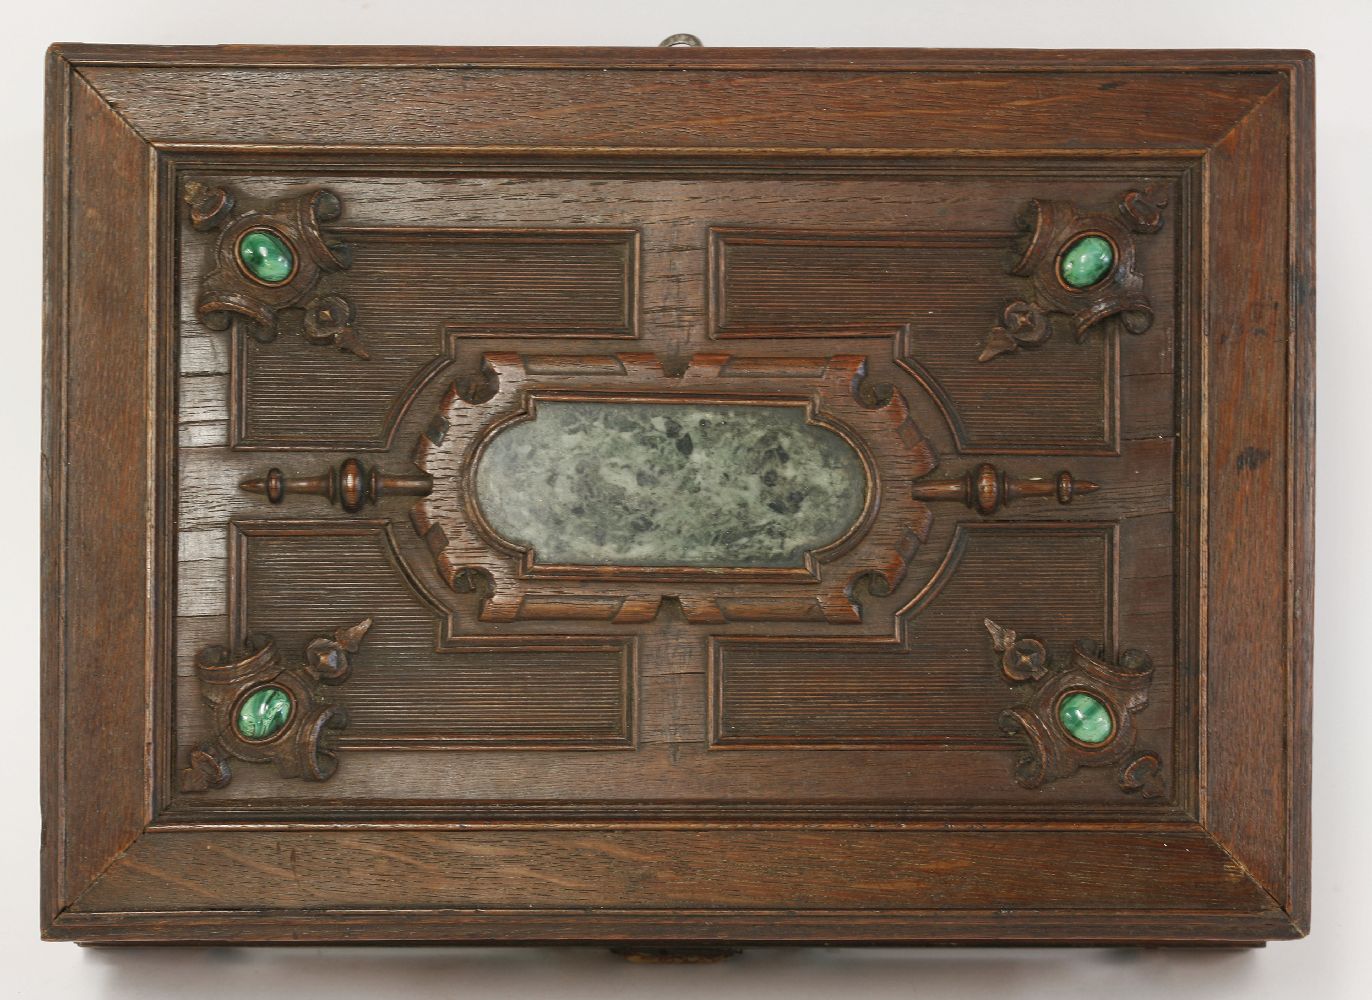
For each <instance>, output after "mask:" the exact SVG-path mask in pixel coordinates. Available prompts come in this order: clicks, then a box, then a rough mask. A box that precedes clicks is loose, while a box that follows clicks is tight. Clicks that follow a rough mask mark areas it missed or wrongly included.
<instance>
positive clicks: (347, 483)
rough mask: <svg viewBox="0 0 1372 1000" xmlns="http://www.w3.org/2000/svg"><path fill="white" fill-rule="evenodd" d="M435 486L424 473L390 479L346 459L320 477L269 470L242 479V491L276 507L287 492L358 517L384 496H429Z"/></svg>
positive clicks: (430, 478) (377, 471)
mask: <svg viewBox="0 0 1372 1000" xmlns="http://www.w3.org/2000/svg"><path fill="white" fill-rule="evenodd" d="M433 485H434V484H433V478H432V477H431V476H427V475H424V474H423V473H417V474H415V475H411V476H388V475H386V474H385V473H384V472H382V471H381V470H380V469H379V468H377V467H375V466H373V467H372V468H370V469H368V468H367V467H366V466H365V465H363V464H362V463H361V462H360V461H359V460H358V459H356V458H346V459H344V460H343V461H342V462H340V463H339V465H338V467H337V468H330V469H329V470H328V471H327V472H325V473H323V474H322V475H318V476H306V477H291V476H287V475H286V474H285V473H283V472H282V471H281V470H280V469H268V470H267V474H266V475H265V476H262V477H261V478H258V479H245V480H243V482H241V483H239V488H240V489H243V490H246V491H247V492H248V493H256V494H258V495H260V496H265V497H266V498H267V500H268V501H269V502H271V503H273V504H279V503H281V502H282V501H283V500H285V499H286V495H287V494H288V493H304V494H308V495H310V496H318V497H323V498H324V499H325V500H327V501H328V502H329V503H331V504H333V505H335V506H339V507H342V508H343V509H344V510H345V511H347V512H348V513H349V514H356V513H357V512H358V511H360V510H361V509H362V508H363V507H364V506H365V505H367V504H375V503H376V502H377V501H379V500H381V498H382V497H389V496H412V497H426V496H428V495H429V493H430V491H431V490H432V489H433Z"/></svg>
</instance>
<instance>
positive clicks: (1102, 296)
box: [978, 185, 1167, 361]
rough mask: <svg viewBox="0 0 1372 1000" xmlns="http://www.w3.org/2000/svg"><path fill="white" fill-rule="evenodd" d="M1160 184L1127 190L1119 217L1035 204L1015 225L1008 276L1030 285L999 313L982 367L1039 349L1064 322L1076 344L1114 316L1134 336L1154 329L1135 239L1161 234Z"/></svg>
mask: <svg viewBox="0 0 1372 1000" xmlns="http://www.w3.org/2000/svg"><path fill="white" fill-rule="evenodd" d="M1166 205H1167V194H1166V191H1165V190H1164V188H1163V187H1162V186H1161V185H1150V186H1148V187H1145V188H1143V189H1142V190H1134V191H1126V192H1125V193H1124V194H1123V195H1122V196H1121V197H1120V199H1119V202H1118V203H1117V205H1116V206H1115V210H1114V211H1113V212H1083V211H1081V210H1080V209H1078V208H1077V207H1076V206H1075V205H1073V204H1071V203H1070V202H1063V201H1041V200H1039V199H1034V200H1033V201H1031V202H1030V203H1029V204H1028V205H1027V206H1026V207H1025V209H1024V211H1023V212H1021V213H1020V215H1019V217H1018V218H1017V219H1016V220H1015V221H1016V224H1017V225H1018V227H1019V228H1020V230H1021V231H1022V232H1023V233H1024V238H1023V240H1022V243H1021V246H1020V248H1019V250H1018V252H1017V253H1016V254H1015V257H1014V259H1013V261H1012V263H1011V265H1010V267H1009V272H1010V273H1011V274H1013V275H1016V276H1018V277H1021V278H1027V279H1028V282H1027V285H1028V288H1027V289H1026V294H1025V295H1024V296H1023V297H1022V298H1017V299H1013V300H1012V301H1010V302H1008V303H1006V304H1005V306H1004V307H1003V308H1002V309H1001V317H1000V322H999V323H998V324H997V325H996V326H994V327H992V329H991V333H990V336H989V337H988V338H987V341H986V348H985V349H984V350H983V351H982V352H981V357H980V358H979V359H978V360H980V361H990V360H991V359H992V358H994V357H996V356H997V355H1000V354H1006V353H1009V352H1012V351H1017V350H1019V349H1020V348H1034V347H1041V346H1042V345H1043V344H1045V343H1047V341H1048V340H1049V338H1050V337H1052V335H1053V324H1054V323H1055V322H1065V323H1067V324H1069V325H1070V326H1071V328H1072V332H1073V334H1074V335H1075V336H1076V339H1077V341H1078V342H1080V341H1082V340H1084V339H1085V337H1086V334H1087V332H1088V331H1089V330H1090V329H1091V328H1092V327H1093V326H1095V325H1096V324H1097V323H1100V322H1101V321H1102V320H1104V319H1107V318H1109V317H1112V316H1113V317H1118V318H1119V322H1120V325H1121V326H1122V327H1123V328H1124V329H1125V330H1126V331H1128V332H1129V333H1143V332H1144V331H1145V330H1147V329H1148V328H1149V327H1150V326H1152V324H1153V308H1152V305H1151V304H1150V303H1149V300H1148V298H1147V296H1145V295H1144V293H1143V276H1142V275H1141V274H1139V272H1138V271H1137V270H1136V268H1135V249H1134V237H1135V236H1136V235H1143V234H1148V233H1156V232H1157V231H1158V230H1159V229H1161V228H1162V210H1163V208H1164V207H1166Z"/></svg>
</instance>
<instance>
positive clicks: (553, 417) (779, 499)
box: [476, 401, 867, 567]
mask: <svg viewBox="0 0 1372 1000" xmlns="http://www.w3.org/2000/svg"><path fill="white" fill-rule="evenodd" d="M866 491H867V477H866V473H865V471H864V469H863V465H862V460H861V459H860V458H859V457H858V454H857V452H855V451H854V450H853V448H852V447H851V446H850V445H849V444H848V443H847V442H846V441H844V440H843V438H841V437H839V436H838V435H837V434H835V433H834V432H833V431H830V430H827V429H826V428H823V427H818V426H815V425H813V424H808V423H806V421H805V410H804V408H803V407H799V406H782V405H778V406H731V405H723V404H721V405H712V404H694V403H691V404H686V403H680V404H678V403H662V404H659V403H592V402H562V401H544V402H540V403H539V404H538V410H537V415H536V418H535V419H533V420H530V421H525V422H522V423H518V424H515V425H513V426H511V427H509V428H507V429H506V430H503V431H501V432H499V433H498V434H496V435H495V437H493V438H492V439H491V441H490V444H489V445H488V446H487V447H486V449H485V451H484V452H483V453H482V456H481V459H480V463H479V464H478V466H477V470H476V495H477V501H478V503H479V504H480V506H481V510H482V513H483V514H484V515H485V517H486V520H487V521H488V522H489V523H490V525H491V527H493V528H494V529H495V530H496V531H497V532H498V533H499V534H500V535H501V536H502V537H504V538H506V539H508V540H510V541H512V542H518V543H520V544H523V545H528V546H532V548H533V550H534V558H535V560H536V561H537V562H538V563H540V564H549V563H554V564H561V565H594V566H740V567H786V566H803V565H804V559H805V553H806V552H807V551H811V550H813V549H816V548H821V547H823V546H824V545H827V544H828V543H830V542H833V541H835V540H837V539H839V538H841V537H843V535H845V534H846V533H847V532H848V531H849V529H850V528H851V527H852V526H853V524H854V522H855V521H856V520H857V519H858V517H859V516H860V515H861V513H862V510H863V507H864V505H865V503H866Z"/></svg>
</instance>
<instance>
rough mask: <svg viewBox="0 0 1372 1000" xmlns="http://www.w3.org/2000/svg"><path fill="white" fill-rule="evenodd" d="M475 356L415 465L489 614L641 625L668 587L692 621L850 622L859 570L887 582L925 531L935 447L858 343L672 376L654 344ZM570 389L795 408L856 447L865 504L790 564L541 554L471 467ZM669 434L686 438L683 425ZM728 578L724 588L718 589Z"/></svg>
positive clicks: (584, 397) (424, 517) (441, 553)
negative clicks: (475, 381) (487, 497)
mask: <svg viewBox="0 0 1372 1000" xmlns="http://www.w3.org/2000/svg"><path fill="white" fill-rule="evenodd" d="M485 367H486V373H487V374H486V379H485V382H484V385H483V391H482V392H481V393H480V394H479V395H473V393H472V391H471V386H470V385H469V384H467V383H465V382H463V381H461V380H459V381H458V382H457V383H455V384H454V385H453V386H452V388H451V389H450V390H449V392H448V394H447V395H446V396H445V397H444V399H443V401H442V403H441V404H440V408H439V413H438V414H437V415H436V417H435V418H434V420H433V421H432V422H431V424H430V426H429V428H428V430H427V432H426V433H425V434H424V435H423V436H422V437H421V438H420V440H419V443H418V445H417V448H416V451H415V464H416V465H417V466H418V467H419V468H420V469H421V470H423V471H424V472H425V473H427V474H428V475H429V476H430V477H431V478H432V482H433V490H432V492H431V493H430V494H429V495H428V496H427V497H425V498H424V499H422V500H420V501H419V502H418V503H417V504H416V506H415V508H414V512H413V515H412V519H413V522H414V526H415V529H416V530H417V531H418V532H419V534H420V535H421V536H422V537H423V538H424V539H425V540H426V542H427V543H428V546H429V549H430V551H432V552H433V554H434V558H435V559H436V561H437V565H438V568H439V572H440V575H441V576H442V577H443V579H444V580H445V581H447V583H448V584H449V586H451V587H453V588H455V589H458V590H470V589H471V588H472V587H473V586H476V585H478V584H480V585H482V586H483V587H484V588H485V591H486V592H485V595H484V601H483V605H482V610H481V618H482V620H483V621H487V622H499V621H514V620H536V619H545V620H546V619H565V618H568V617H574V618H578V619H580V620H599V621H616V622H643V621H650V620H652V619H653V618H654V617H655V616H656V615H657V613H658V611H659V609H660V607H661V604H662V600H663V598H664V597H674V598H676V600H677V601H678V602H679V604H680V607H681V611H682V615H683V617H684V618H685V619H686V621H688V622H692V623H709V622H725V621H826V622H834V623H844V622H848V623H851V622H857V621H860V620H861V612H860V609H859V607H858V605H857V603H856V602H855V600H854V598H853V588H854V587H855V586H856V585H857V583H858V582H859V581H862V582H864V583H865V584H866V585H867V586H869V587H872V588H874V589H875V590H876V591H877V592H880V593H889V592H890V591H891V590H892V589H894V588H895V587H896V586H897V585H898V584H899V582H900V581H901V579H902V578H903V577H904V575H905V572H906V568H907V562H908V559H909V557H910V556H911V555H912V554H913V552H914V550H915V548H916V547H917V546H918V544H919V543H920V541H922V540H923V539H924V538H925V537H926V534H927V531H928V525H929V519H930V514H929V510H928V508H927V507H926V506H925V504H923V503H922V502H920V501H919V500H917V499H916V498H915V497H914V496H913V494H912V493H911V491H910V490H909V488H908V484H909V482H910V481H911V480H912V479H914V478H918V477H920V476H922V475H925V474H926V473H927V472H929V471H930V470H932V469H933V468H934V466H935V457H934V454H933V452H932V451H931V450H930V448H929V445H928V442H927V441H926V440H925V438H924V436H923V434H922V433H921V432H920V430H919V429H918V428H917V427H916V426H915V424H914V423H913V421H912V420H911V419H910V415H909V410H908V407H907V406H906V403H905V399H904V398H903V397H902V396H901V395H900V394H899V393H897V392H891V391H883V392H878V391H875V390H873V389H871V388H870V387H867V386H865V385H864V379H865V362H864V359H863V358H862V357H861V356H857V355H839V356H835V357H831V358H763V357H736V356H732V355H728V354H696V355H695V356H693V357H692V358H691V359H690V360H689V362H688V363H687V365H686V367H685V368H684V370H682V371H681V372H680V373H679V374H674V373H670V372H669V371H668V369H667V368H666V367H665V366H664V364H663V362H662V361H661V359H659V358H658V357H657V356H655V355H650V354H618V355H612V356H604V357H585V356H580V357H554V356H522V355H517V354H506V353H491V354H488V355H487V356H486V359H485ZM545 379H546V380H547V381H544V380H545ZM568 402H582V403H596V404H604V405H609V406H616V405H618V406H626V405H627V406H635V405H643V404H649V405H653V404H656V405H666V406H678V405H679V406H683V407H690V406H697V407H699V406H704V407H720V408H724V407H728V406H744V407H756V408H766V409H776V408H782V407H791V408H799V409H800V410H802V411H803V413H804V422H805V423H806V424H810V425H814V426H817V427H821V428H824V429H825V430H827V431H829V432H831V433H833V434H836V435H837V436H838V437H839V438H841V439H842V440H843V442H845V443H846V444H847V446H848V447H849V448H851V449H852V451H853V452H854V453H856V456H857V460H858V461H859V462H860V471H861V476H862V478H863V479H865V486H864V495H863V497H862V500H861V504H860V507H861V509H860V512H859V513H858V515H857V517H856V519H855V520H854V521H853V523H852V524H851V525H849V526H845V527H846V530H844V531H843V532H842V534H840V535H839V536H838V537H836V538H834V539H833V540H832V541H830V542H828V543H826V544H823V545H821V546H820V547H818V548H815V549H813V550H812V551H808V552H806V553H805V554H804V555H803V557H802V558H800V559H799V560H798V561H797V562H796V563H795V564H794V565H780V564H773V565H764V564H753V565H736V566H729V565H712V566H693V565H633V564H628V563H620V564H615V565H603V564H602V565H594V564H590V563H582V564H571V565H567V564H558V563H549V562H546V561H544V560H541V559H540V558H539V556H538V552H537V551H536V549H535V548H534V547H531V546H529V545H528V544H526V543H523V542H522V541H521V540H518V539H508V538H505V537H503V536H502V535H501V534H500V533H499V532H497V531H496V530H495V529H494V528H493V527H492V525H491V524H490V523H489V519H488V517H487V516H486V513H485V512H483V510H482V508H481V506H480V504H479V502H478V500H477V494H478V488H477V470H478V466H479V465H480V463H481V461H482V455H483V452H484V451H485V450H486V449H487V448H488V447H489V446H490V443H491V441H492V440H493V438H495V436H496V435H497V434H498V433H499V432H500V431H502V430H503V429H505V428H507V427H509V426H510V425H511V424H512V423H518V422H521V421H526V420H531V419H536V418H537V414H538V407H539V406H540V405H543V406H547V405H548V404H557V403H568ZM874 441H881V442H884V443H886V444H887V447H882V448H878V447H874V446H873V444H872V442H874ZM891 442H895V445H896V446H892V445H891ZM676 445H677V446H678V447H680V448H682V449H687V450H689V448H690V447H691V441H690V440H689V435H687V436H683V437H680V438H678V439H676ZM530 488H534V487H533V485H531V486H530ZM632 514H633V512H625V516H629V517H631V516H632ZM724 582H727V583H729V584H730V585H731V586H730V587H729V588H728V590H727V592H725V591H722V590H721V586H720V584H721V583H724ZM735 585H736V586H735ZM749 585H755V589H752V588H751V587H750V586H749Z"/></svg>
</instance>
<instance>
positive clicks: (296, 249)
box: [183, 181, 369, 359]
mask: <svg viewBox="0 0 1372 1000" xmlns="http://www.w3.org/2000/svg"><path fill="white" fill-rule="evenodd" d="M183 200H184V201H185V202H186V204H187V206H188V207H189V210H190V221H191V226H192V227H193V228H195V229H196V230H199V231H201V232H208V231H212V230H218V232H219V239H218V241H217V242H216V244H215V247H214V258H213V264H212V266H211V267H210V269H209V270H208V271H207V272H206V274H205V277H204V278H203V280H202V281H201V284H200V297H199V300H198V301H197V303H196V314H197V315H198V316H199V317H200V321H201V322H202V323H204V324H205V326H207V327H209V328H210V329H211V330H225V329H227V328H228V327H229V325H230V323H233V322H235V321H236V323H237V326H238V328H239V330H241V331H243V332H246V333H247V334H248V335H249V336H251V337H252V338H253V339H254V340H257V341H260V342H262V343H270V342H271V341H273V340H275V339H276V338H277V336H278V335H279V334H280V333H281V332H282V331H283V330H285V329H287V328H291V329H294V330H296V331H297V332H298V333H299V334H300V335H301V336H302V337H304V338H305V340H307V341H308V342H309V343H311V344H319V345H333V346H335V347H337V348H339V349H340V350H343V351H347V352H348V353H350V354H354V355H356V356H357V357H359V358H362V359H367V358H368V357H369V355H368V354H367V351H366V348H365V347H364V346H363V344H362V339H361V337H360V336H359V335H358V333H357V331H356V330H355V329H354V328H353V321H354V319H355V315H354V313H355V310H354V308H353V304H352V302H351V301H349V300H348V298H347V297H346V296H345V295H343V294H342V293H341V291H340V290H339V289H337V288H336V287H335V286H334V285H333V283H332V278H333V276H334V275H335V274H336V273H337V272H339V271H344V270H347V268H348V267H349V266H350V265H351V264H352V250H351V249H350V248H349V247H348V246H347V245H346V244H344V243H340V242H338V241H335V240H331V239H329V237H328V236H327V235H326V234H325V232H324V230H323V229H322V224H323V223H326V222H332V221H334V220H335V219H337V218H339V216H341V215H342V213H343V206H342V203H341V202H340V201H339V199H338V197H337V196H336V195H334V194H333V192H331V191H327V190H324V189H322V188H319V189H314V190H310V191H306V192H304V193H303V194H299V195H296V196H294V197H291V198H283V199H282V200H280V201H278V202H275V203H274V204H271V205H263V206H251V205H247V204H244V203H243V202H242V200H241V198H240V196H239V195H237V194H235V193H234V192H232V191H230V190H229V189H227V188H223V187H206V186H205V185H203V184H200V183H198V182H195V181H188V182H187V183H186V185H185V189H184V191H183Z"/></svg>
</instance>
